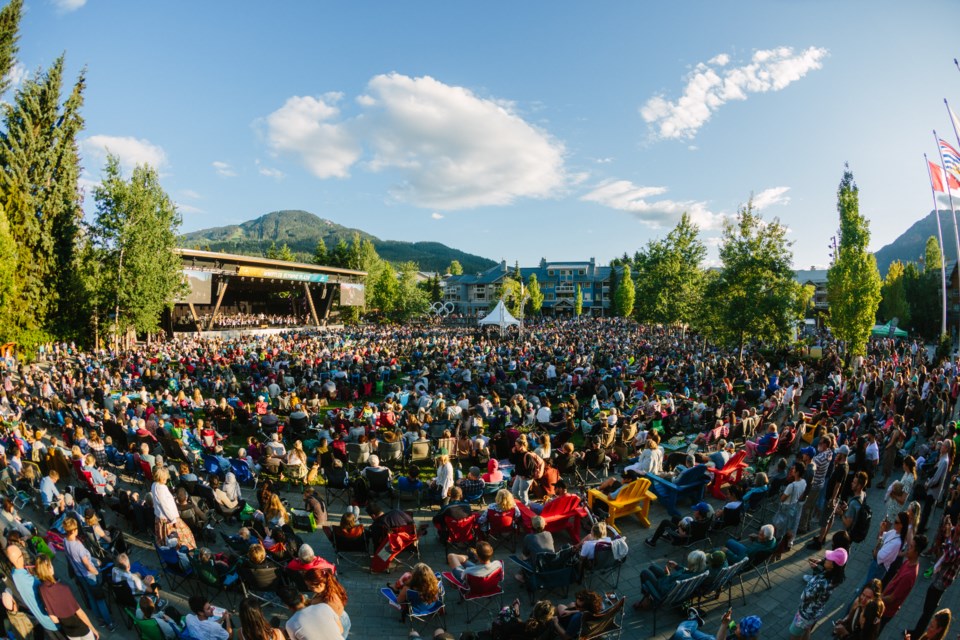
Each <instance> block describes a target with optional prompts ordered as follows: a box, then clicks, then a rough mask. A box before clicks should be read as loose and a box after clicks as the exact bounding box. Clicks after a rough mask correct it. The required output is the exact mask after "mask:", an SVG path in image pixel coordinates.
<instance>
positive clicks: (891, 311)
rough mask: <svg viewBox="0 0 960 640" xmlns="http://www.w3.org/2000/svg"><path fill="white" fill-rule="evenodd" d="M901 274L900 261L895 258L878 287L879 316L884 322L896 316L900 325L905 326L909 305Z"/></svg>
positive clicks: (908, 314) (901, 264) (907, 322)
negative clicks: (879, 287)
mask: <svg viewBox="0 0 960 640" xmlns="http://www.w3.org/2000/svg"><path fill="white" fill-rule="evenodd" d="M903 275H904V267H903V263H902V262H900V261H899V260H896V261H895V262H893V263H891V264H890V268H889V269H887V278H886V280H884V283H883V286H882V287H881V289H880V295H881V300H880V318H881V319H882V320H884V321H885V322H890V321H891V320H893V319H894V318H897V319H898V321H899V324H900V325H902V326H907V325H908V324H909V322H910V307H909V305H908V303H907V291H906V288H905V280H904V277H903Z"/></svg>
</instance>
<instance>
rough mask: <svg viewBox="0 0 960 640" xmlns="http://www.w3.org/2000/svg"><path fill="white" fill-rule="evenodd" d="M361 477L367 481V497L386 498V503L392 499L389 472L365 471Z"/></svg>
mask: <svg viewBox="0 0 960 640" xmlns="http://www.w3.org/2000/svg"><path fill="white" fill-rule="evenodd" d="M363 478H364V479H365V480H366V481H367V497H368V499H376V498H384V497H385V498H387V504H390V502H392V501H393V485H392V484H391V482H390V473H389V472H388V471H386V470H384V471H376V472H374V471H365V472H364V473H363Z"/></svg>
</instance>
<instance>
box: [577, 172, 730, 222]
mask: <svg viewBox="0 0 960 640" xmlns="http://www.w3.org/2000/svg"><path fill="white" fill-rule="evenodd" d="M666 192H667V188H666V187H641V186H638V185H635V184H633V183H632V182H630V181H629V180H607V181H604V182H601V183H600V184H599V185H597V186H596V188H594V189H593V191H591V192H590V193H588V194H586V195H584V196H581V198H580V199H581V200H584V201H586V202H596V203H598V204H602V205H603V206H605V207H610V208H611V209H617V210H618V211H627V212H629V213H632V214H633V215H634V216H636V217H637V218H638V219H639V220H640V221H641V222H644V223H646V224H648V225H650V226H652V227H657V228H659V227H668V226H672V225H674V224H676V223H677V221H678V220H680V215H681V214H682V213H684V212H687V213H688V214H689V215H690V219H691V221H692V222H694V223H695V224H697V225H699V227H700V228H701V229H704V230H708V229H718V228H720V227H721V225H722V223H723V219H724V216H723V215H722V214H717V213H713V212H712V211H710V210H709V209H708V208H707V205H706V203H705V202H698V201H695V200H683V201H677V200H669V199H664V200H657V199H655V198H656V197H657V196H661V195H663V194H665V193H666Z"/></svg>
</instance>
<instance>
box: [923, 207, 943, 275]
mask: <svg viewBox="0 0 960 640" xmlns="http://www.w3.org/2000/svg"><path fill="white" fill-rule="evenodd" d="M937 215H940V213H939V212H937ZM941 266H943V252H942V251H940V243H939V242H937V238H936V236H930V237H929V238H927V246H926V248H925V249H924V251H923V269H924V271H939V270H940V267H941Z"/></svg>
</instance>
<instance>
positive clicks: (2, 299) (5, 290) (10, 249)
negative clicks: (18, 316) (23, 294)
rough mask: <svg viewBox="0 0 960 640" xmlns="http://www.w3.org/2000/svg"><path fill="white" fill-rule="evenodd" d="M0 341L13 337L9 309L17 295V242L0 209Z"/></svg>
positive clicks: (11, 308)
mask: <svg viewBox="0 0 960 640" xmlns="http://www.w3.org/2000/svg"><path fill="white" fill-rule="evenodd" d="M0 256H3V258H2V259H0V342H6V341H8V340H11V339H12V338H13V337H14V323H13V317H12V313H11V311H12V310H13V302H14V299H15V298H16V297H17V278H16V272H17V243H16V242H15V241H14V239H13V236H12V235H10V225H9V224H8V223H7V215H6V214H5V213H4V212H3V209H0Z"/></svg>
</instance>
